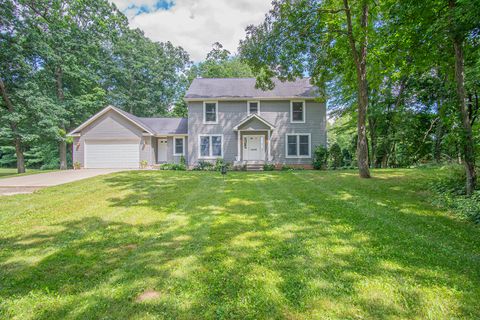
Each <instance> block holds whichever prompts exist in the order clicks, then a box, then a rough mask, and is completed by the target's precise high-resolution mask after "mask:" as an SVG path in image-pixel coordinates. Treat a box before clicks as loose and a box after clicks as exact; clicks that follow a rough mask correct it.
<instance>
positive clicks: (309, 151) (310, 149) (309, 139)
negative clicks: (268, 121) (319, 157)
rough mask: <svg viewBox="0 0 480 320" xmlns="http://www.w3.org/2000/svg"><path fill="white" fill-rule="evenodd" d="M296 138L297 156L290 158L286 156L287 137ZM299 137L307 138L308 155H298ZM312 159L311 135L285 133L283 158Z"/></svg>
mask: <svg viewBox="0 0 480 320" xmlns="http://www.w3.org/2000/svg"><path fill="white" fill-rule="evenodd" d="M289 136H296V137H297V155H295V156H291V155H288V137H289ZM299 136H308V155H303V156H301V155H300V137H299ZM311 157H312V135H311V134H310V133H286V134H285V158H291V159H297V158H311Z"/></svg>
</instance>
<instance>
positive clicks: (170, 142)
mask: <svg viewBox="0 0 480 320" xmlns="http://www.w3.org/2000/svg"><path fill="white" fill-rule="evenodd" d="M165 138H166V139H167V163H180V158H181V156H174V155H173V153H174V152H173V138H174V137H173V136H169V137H164V138H153V140H154V144H153V148H152V150H153V154H154V158H153V159H154V162H155V163H158V161H157V159H158V153H157V152H158V139H165ZM184 148H185V155H184V157H185V160H186V161H187V163H188V137H185V146H184Z"/></svg>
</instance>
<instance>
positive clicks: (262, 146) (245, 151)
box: [243, 134, 265, 161]
mask: <svg viewBox="0 0 480 320" xmlns="http://www.w3.org/2000/svg"><path fill="white" fill-rule="evenodd" d="M249 137H256V138H259V139H258V140H257V141H258V148H259V149H260V150H259V154H260V156H259V158H258V159H252V158H251V157H250V152H249V141H250V139H248V138H249ZM245 138H247V143H246V145H245V144H244V145H243V160H246V161H263V160H265V135H262V134H244V135H243V139H245ZM262 140H263V143H262Z"/></svg>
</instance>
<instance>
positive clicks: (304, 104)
mask: <svg viewBox="0 0 480 320" xmlns="http://www.w3.org/2000/svg"><path fill="white" fill-rule="evenodd" d="M294 102H301V103H302V104H303V113H302V114H303V119H302V120H301V121H298V120H293V103H294ZM306 119H307V104H306V102H305V100H290V123H305V120H306Z"/></svg>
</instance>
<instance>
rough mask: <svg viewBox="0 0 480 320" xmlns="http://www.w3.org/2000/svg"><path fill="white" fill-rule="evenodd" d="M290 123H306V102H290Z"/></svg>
mask: <svg viewBox="0 0 480 320" xmlns="http://www.w3.org/2000/svg"><path fill="white" fill-rule="evenodd" d="M290 122H297V123H304V122H305V101H291V102H290Z"/></svg>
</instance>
